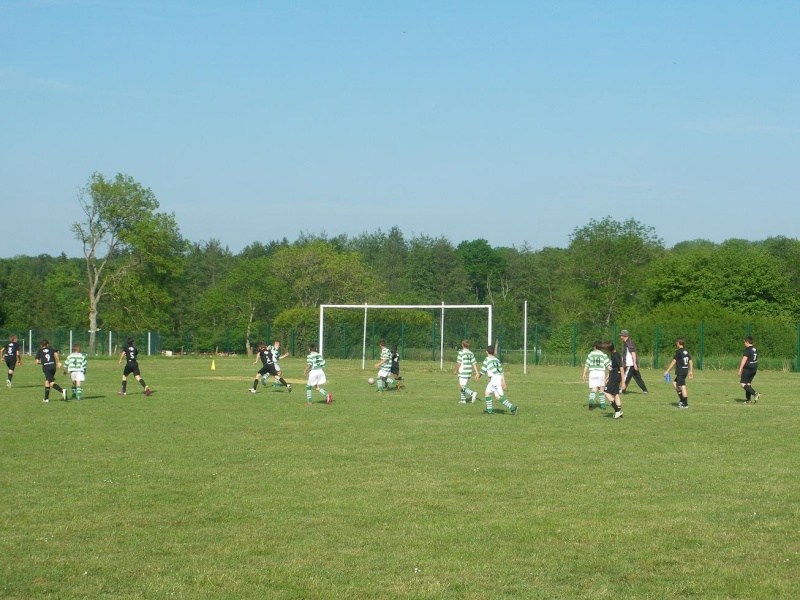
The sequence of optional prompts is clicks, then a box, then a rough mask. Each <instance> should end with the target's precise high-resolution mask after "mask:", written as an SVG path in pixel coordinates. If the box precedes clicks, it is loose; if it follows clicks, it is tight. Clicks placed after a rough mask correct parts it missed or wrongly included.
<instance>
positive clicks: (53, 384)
mask: <svg viewBox="0 0 800 600" xmlns="http://www.w3.org/2000/svg"><path fill="white" fill-rule="evenodd" d="M50 387H51V388H55V389H56V391H57V392H58V393H61V392H63V391H64V388H62V387H61V386H60V385H58V384H57V383H51V384H50Z"/></svg>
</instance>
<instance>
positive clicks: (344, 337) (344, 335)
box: [342, 323, 347, 358]
mask: <svg viewBox="0 0 800 600" xmlns="http://www.w3.org/2000/svg"><path fill="white" fill-rule="evenodd" d="M342 352H343V356H342V358H347V323H344V324H342Z"/></svg>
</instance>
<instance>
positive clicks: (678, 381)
mask: <svg viewBox="0 0 800 600" xmlns="http://www.w3.org/2000/svg"><path fill="white" fill-rule="evenodd" d="M688 375H689V371H685V372H684V371H675V385H677V386H678V387H681V386H684V385H686V377H687V376H688Z"/></svg>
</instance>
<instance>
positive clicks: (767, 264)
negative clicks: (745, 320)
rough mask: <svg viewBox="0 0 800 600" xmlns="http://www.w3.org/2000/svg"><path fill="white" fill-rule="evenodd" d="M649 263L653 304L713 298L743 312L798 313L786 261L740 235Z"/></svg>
mask: <svg viewBox="0 0 800 600" xmlns="http://www.w3.org/2000/svg"><path fill="white" fill-rule="evenodd" d="M656 267H657V268H653V269H651V271H650V273H649V275H648V277H647V294H648V296H649V299H650V302H651V304H652V306H654V307H658V306H660V305H668V304H673V303H678V302H681V303H691V302H703V301H705V302H711V303H713V304H715V305H717V306H720V307H723V308H725V309H728V310H732V311H734V312H737V313H739V314H743V315H762V316H779V315H790V314H791V315H799V314H800V311H798V302H797V296H796V293H795V291H794V290H793V288H792V284H791V280H790V278H789V277H788V276H787V275H786V272H785V264H784V263H782V262H781V261H780V260H779V259H777V258H775V257H774V256H773V255H771V254H770V253H769V252H767V251H766V250H765V249H764V248H763V247H761V246H760V245H756V244H751V243H750V242H747V241H743V240H728V241H726V242H723V243H722V244H720V245H719V246H716V245H710V246H709V245H705V244H704V245H698V246H694V247H690V248H688V249H683V250H682V251H677V252H675V251H670V252H669V253H667V255H666V256H665V257H664V258H663V259H662V260H661V261H659V263H658V264H657V265H656Z"/></svg>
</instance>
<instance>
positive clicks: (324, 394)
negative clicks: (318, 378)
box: [319, 388, 328, 396]
mask: <svg viewBox="0 0 800 600" xmlns="http://www.w3.org/2000/svg"><path fill="white" fill-rule="evenodd" d="M319 393H320V394H322V395H323V396H327V395H328V392H326V391H325V389H324V388H319Z"/></svg>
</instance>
